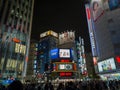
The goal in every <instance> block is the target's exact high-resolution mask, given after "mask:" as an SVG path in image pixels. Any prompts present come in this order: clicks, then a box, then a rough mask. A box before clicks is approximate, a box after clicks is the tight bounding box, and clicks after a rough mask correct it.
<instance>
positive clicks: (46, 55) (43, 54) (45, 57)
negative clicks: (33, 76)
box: [38, 30, 58, 74]
mask: <svg viewBox="0 0 120 90" xmlns="http://www.w3.org/2000/svg"><path fill="white" fill-rule="evenodd" d="M57 45H58V34H57V33H56V32H54V31H52V30H49V31H46V32H43V33H41V34H40V41H39V43H38V58H39V61H38V67H40V70H39V72H40V73H41V74H42V73H44V72H45V71H47V70H48V66H49V64H50V62H51V59H50V50H52V49H54V48H57Z"/></svg>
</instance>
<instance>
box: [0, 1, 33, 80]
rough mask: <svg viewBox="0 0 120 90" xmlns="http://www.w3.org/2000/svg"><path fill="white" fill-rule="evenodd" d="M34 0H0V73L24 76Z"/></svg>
mask: <svg viewBox="0 0 120 90" xmlns="http://www.w3.org/2000/svg"><path fill="white" fill-rule="evenodd" d="M33 7H34V0H25V1H24V0H0V74H1V76H2V77H3V78H7V77H14V78H22V77H26V69H27V62H28V55H29V45H30V37H31V36H30V35H31V27H32V16H33Z"/></svg>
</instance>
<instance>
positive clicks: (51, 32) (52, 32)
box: [40, 30, 58, 38]
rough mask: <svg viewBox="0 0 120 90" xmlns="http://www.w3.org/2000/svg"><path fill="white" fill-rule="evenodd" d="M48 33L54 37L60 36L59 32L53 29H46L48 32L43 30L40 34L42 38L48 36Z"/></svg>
mask: <svg viewBox="0 0 120 90" xmlns="http://www.w3.org/2000/svg"><path fill="white" fill-rule="evenodd" d="M48 35H52V36H54V37H58V34H57V33H56V32H54V31H52V30H49V31H46V32H43V33H41V34H40V38H42V37H45V36H48Z"/></svg>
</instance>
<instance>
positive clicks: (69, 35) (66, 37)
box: [59, 31, 75, 44]
mask: <svg viewBox="0 0 120 90" xmlns="http://www.w3.org/2000/svg"><path fill="white" fill-rule="evenodd" d="M74 41H75V32H74V31H65V32H63V33H60V34H59V44H65V43H68V42H74Z"/></svg>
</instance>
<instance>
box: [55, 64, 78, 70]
mask: <svg viewBox="0 0 120 90" xmlns="http://www.w3.org/2000/svg"><path fill="white" fill-rule="evenodd" d="M53 64H54V66H55V70H56V71H57V72H63V71H64V72H68V71H69V72H74V71H76V70H77V65H76V63H72V62H55V63H53ZM53 68H54V67H53Z"/></svg>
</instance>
